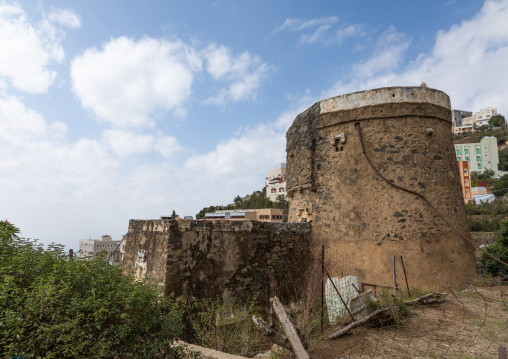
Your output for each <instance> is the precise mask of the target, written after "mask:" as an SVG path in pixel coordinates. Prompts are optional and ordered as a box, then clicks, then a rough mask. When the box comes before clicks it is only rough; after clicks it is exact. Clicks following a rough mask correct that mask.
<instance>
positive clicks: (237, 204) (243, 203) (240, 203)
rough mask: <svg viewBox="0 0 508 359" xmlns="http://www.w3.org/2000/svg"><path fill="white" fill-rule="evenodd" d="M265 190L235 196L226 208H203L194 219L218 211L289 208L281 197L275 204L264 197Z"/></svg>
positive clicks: (287, 203)
mask: <svg viewBox="0 0 508 359" xmlns="http://www.w3.org/2000/svg"><path fill="white" fill-rule="evenodd" d="M265 190H266V189H265V188H263V190H261V191H254V192H252V194H250V195H248V196H245V197H243V198H242V197H240V196H236V197H235V198H234V199H233V203H231V204H228V205H227V206H210V207H205V208H203V209H202V210H201V211H199V213H198V214H196V219H203V218H205V213H211V212H215V211H219V210H228V209H231V210H232V209H261V208H277V209H282V210H287V209H288V208H289V202H288V201H287V200H286V199H285V198H284V197H283V196H278V197H277V200H276V201H275V202H273V201H271V200H270V198H268V197H266V192H265Z"/></svg>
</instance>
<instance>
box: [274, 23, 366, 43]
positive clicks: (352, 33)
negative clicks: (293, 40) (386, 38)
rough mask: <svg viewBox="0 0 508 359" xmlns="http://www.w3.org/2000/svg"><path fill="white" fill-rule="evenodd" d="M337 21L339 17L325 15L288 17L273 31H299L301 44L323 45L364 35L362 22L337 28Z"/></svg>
mask: <svg viewBox="0 0 508 359" xmlns="http://www.w3.org/2000/svg"><path fill="white" fill-rule="evenodd" d="M338 23H339V18H338V17H337V16H325V17H320V18H315V19H310V20H302V19H295V18H290V19H286V20H285V21H284V22H283V23H282V25H280V26H278V27H277V28H276V29H275V31H274V33H278V32H281V31H292V32H300V33H301V35H300V39H299V42H300V43H301V44H313V43H316V42H321V43H324V44H325V45H328V44H333V43H336V44H340V43H342V42H343V41H345V40H346V39H347V38H349V37H363V36H365V35H366V34H365V31H364V27H365V26H364V25H362V24H352V25H348V26H343V27H340V28H338V29H337V24H338ZM334 29H335V30H334ZM332 30H334V31H332Z"/></svg>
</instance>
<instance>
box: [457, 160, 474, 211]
mask: <svg viewBox="0 0 508 359" xmlns="http://www.w3.org/2000/svg"><path fill="white" fill-rule="evenodd" d="M457 164H458V166H459V174H460V183H461V184H462V196H463V197H464V201H465V202H466V203H467V202H469V201H471V199H472V198H473V197H472V195H473V191H472V189H471V171H469V162H468V161H457Z"/></svg>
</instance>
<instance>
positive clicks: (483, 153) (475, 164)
mask: <svg viewBox="0 0 508 359" xmlns="http://www.w3.org/2000/svg"><path fill="white" fill-rule="evenodd" d="M454 146H455V155H456V156H457V161H468V162H469V170H470V171H471V172H473V171H477V172H483V171H485V170H493V171H494V172H496V175H497V174H500V173H501V171H499V169H498V165H499V153H498V150H497V138H496V137H494V136H492V137H484V138H482V139H481V140H480V142H479V143H463V144H454Z"/></svg>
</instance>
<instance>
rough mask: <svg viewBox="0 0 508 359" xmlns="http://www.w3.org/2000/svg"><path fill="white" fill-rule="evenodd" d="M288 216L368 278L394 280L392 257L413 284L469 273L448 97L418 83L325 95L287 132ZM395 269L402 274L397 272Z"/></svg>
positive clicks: (316, 243)
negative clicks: (400, 261) (309, 227)
mask: <svg viewBox="0 0 508 359" xmlns="http://www.w3.org/2000/svg"><path fill="white" fill-rule="evenodd" d="M287 178H288V179H287V192H288V194H289V196H290V209H289V210H290V212H289V221H290V222H303V221H312V223H313V245H312V247H313V248H312V251H313V253H314V255H317V253H318V251H319V249H320V247H321V244H322V243H327V244H328V246H329V247H330V248H331V249H332V250H335V251H337V252H338V253H340V254H341V255H342V256H344V257H347V258H350V259H351V261H352V262H353V263H354V266H355V269H356V270H357V272H358V274H359V275H360V276H361V278H363V280H364V281H366V282H372V283H377V284H385V285H390V284H391V283H392V255H395V256H397V258H400V256H402V257H403V258H404V263H405V265H406V270H407V274H408V278H409V280H410V281H411V282H412V283H411V284H412V285H420V286H439V285H442V284H445V285H457V284H459V283H460V282H461V281H463V280H467V279H468V275H469V278H470V275H474V274H476V273H477V269H476V262H475V258H474V251H473V247H472V245H471V244H470V242H469V241H468V239H470V233H469V228H468V224H467V218H466V212H465V206H464V200H463V198H462V191H461V188H460V179H459V172H458V166H457V160H456V158H455V153H454V148H453V143H452V133H451V111H450V99H449V97H448V95H446V94H445V93H443V92H441V91H438V90H434V89H430V88H427V87H426V86H425V85H424V84H422V86H421V87H388V88H380V89H374V90H368V91H362V92H355V93H351V94H346V95H341V96H337V97H333V98H329V99H326V100H323V101H320V102H318V103H316V104H314V105H313V106H312V107H310V108H309V109H307V110H306V111H304V112H303V113H301V114H300V115H298V116H297V117H296V119H295V121H294V122H293V124H292V126H291V127H290V129H289V130H288V132H287ZM399 273H401V272H399Z"/></svg>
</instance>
